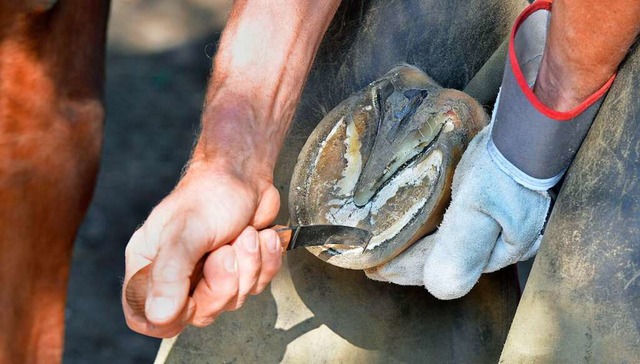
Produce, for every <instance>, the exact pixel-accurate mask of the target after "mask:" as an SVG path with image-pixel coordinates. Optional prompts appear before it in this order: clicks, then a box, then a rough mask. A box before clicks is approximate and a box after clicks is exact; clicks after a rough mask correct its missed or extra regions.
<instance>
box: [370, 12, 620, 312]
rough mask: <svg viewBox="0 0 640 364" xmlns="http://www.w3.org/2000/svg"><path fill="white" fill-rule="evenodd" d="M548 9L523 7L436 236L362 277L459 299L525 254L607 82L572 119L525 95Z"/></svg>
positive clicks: (531, 250)
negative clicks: (483, 123)
mask: <svg viewBox="0 0 640 364" xmlns="http://www.w3.org/2000/svg"><path fill="white" fill-rule="evenodd" d="M550 11H551V2H549V1H537V2H535V3H533V4H532V5H530V6H529V7H527V8H526V9H525V10H524V11H523V13H522V14H521V15H520V17H519V18H518V19H517V20H516V24H515V26H514V28H513V30H512V33H511V37H510V42H509V57H508V59H507V64H506V67H505V72H504V78H503V81H502V87H501V91H500V94H499V95H498V101H497V102H496V106H495V109H494V112H493V116H492V120H491V124H490V125H489V126H487V127H486V128H485V129H484V130H482V131H481V132H480V133H479V134H478V135H477V136H476V137H475V138H474V140H472V141H471V143H470V144H469V147H468V148H467V150H466V151H465V153H464V155H463V156H462V159H461V160H460V163H459V165H458V167H457V168H456V171H455V174H454V178H453V186H452V200H451V205H450V207H449V209H448V210H447V212H446V213H445V215H444V219H443V221H442V225H441V226H440V228H439V229H438V231H437V232H436V233H434V234H432V235H429V236H427V237H425V238H423V239H422V240H420V241H418V242H417V243H415V244H414V245H413V246H411V247H410V248H409V249H407V250H406V251H405V252H403V253H402V254H400V255H399V256H398V257H396V258H394V259H393V260H391V261H390V262H388V263H386V264H383V265H381V266H378V267H375V268H372V269H369V270H367V271H366V274H367V276H369V278H372V279H375V280H380V281H388V282H393V283H396V284H401V285H424V286H425V287H426V288H427V289H428V290H429V292H431V293H432V294H433V295H434V296H436V297H438V298H440V299H453V298H458V297H461V296H463V295H465V294H466V293H467V292H469V291H470V290H471V288H472V287H473V286H474V285H475V284H476V282H477V281H478V279H479V278H480V275H481V274H482V273H483V272H493V271H496V270H498V269H501V268H503V267H505V266H507V265H510V264H513V263H515V262H517V261H521V260H526V259H529V258H531V257H532V256H534V255H535V253H536V252H537V250H538V247H539V246H540V241H541V239H542V236H541V235H540V233H541V231H542V228H543V225H544V222H545V218H546V216H547V212H548V209H549V204H550V198H549V195H548V193H547V192H546V191H547V189H549V188H551V187H552V186H554V185H555V184H556V183H557V182H558V181H559V180H560V178H561V177H562V175H563V174H564V172H565V171H566V169H567V168H568V166H569V165H570V163H571V161H572V160H573V158H574V156H575V154H576V152H577V150H578V148H579V147H580V144H581V143H582V140H583V139H584V137H585V135H586V133H587V131H588V130H589V127H590V126H591V123H592V122H593V119H594V118H595V114H596V112H597V110H598V108H599V106H600V104H601V103H602V100H603V98H604V95H605V94H606V92H607V90H608V89H609V87H610V85H611V83H612V82H613V77H612V78H611V79H610V80H609V81H608V82H607V83H606V84H605V85H603V87H602V88H601V89H600V90H598V91H597V92H596V93H595V94H594V95H592V96H591V97H589V98H587V100H585V102H584V103H583V104H581V105H579V106H578V107H576V108H575V109H574V110H571V111H568V112H558V111H554V110H552V109H549V108H547V107H546V106H545V105H544V104H542V102H540V100H538V99H537V98H536V96H535V95H534V94H533V91H532V88H531V86H532V85H533V84H534V83H535V80H536V77H537V74H538V69H539V66H540V61H541V59H542V53H543V51H544V45H545V40H546V33H547V23H548V19H549V15H550Z"/></svg>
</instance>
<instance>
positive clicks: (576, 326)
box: [501, 45, 640, 363]
mask: <svg viewBox="0 0 640 364" xmlns="http://www.w3.org/2000/svg"><path fill="white" fill-rule="evenodd" d="M638 84H640V51H638V48H637V45H636V49H635V50H634V51H632V53H631V54H630V55H629V57H628V58H627V60H626V62H625V63H624V64H623V66H622V68H621V69H620V71H619V73H618V76H617V79H616V80H615V82H614V84H613V86H612V88H611V90H610V92H609V94H608V95H607V97H606V98H605V100H604V103H603V104H602V107H601V108H600V111H599V113H598V116H597V117H596V119H595V121H594V124H593V126H592V127H591V130H590V131H589V134H588V135H587V137H586V139H585V141H584V143H583V144H582V147H581V149H580V151H579V152H578V154H577V157H576V159H575V161H574V162H573V165H572V167H571V168H570V169H569V171H568V174H567V177H566V181H565V183H564V186H563V189H562V190H561V192H560V195H559V198H558V200H557V202H556V205H555V208H554V211H553V213H552V215H551V218H550V220H549V223H548V225H547V229H546V232H545V234H544V240H543V242H542V247H541V248H540V251H539V252H538V256H537V258H536V261H535V264H534V266H533V270H532V272H531V275H530V278H529V281H528V282H527V286H526V289H525V292H524V295H523V297H522V300H521V302H520V305H519V307H518V311H517V313H516V317H515V319H514V322H513V325H512V327H511V330H510V332H509V337H508V339H507V343H506V345H505V348H504V351H503V353H502V357H501V363H637V362H638V358H640V129H639V128H640V103H639V102H638V100H640V89H639V88H638Z"/></svg>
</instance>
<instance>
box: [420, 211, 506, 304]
mask: <svg viewBox="0 0 640 364" xmlns="http://www.w3.org/2000/svg"><path fill="white" fill-rule="evenodd" d="M459 202H462V201H459ZM461 205H462V206H461ZM465 205H466V204H465V203H464V202H463V203H462V204H456V205H455V206H454V205H453V204H452V206H451V208H449V210H448V211H447V213H446V214H445V217H444V220H443V222H442V225H441V226H440V229H439V230H438V232H437V233H436V234H435V236H434V244H433V248H432V249H431V251H430V252H429V254H428V255H427V258H426V260H425V265H424V285H425V287H426V288H427V290H429V292H431V294H433V295H434V296H435V297H437V298H439V299H443V300H448V299H455V298H459V297H462V296H464V295H465V294H467V293H468V292H469V291H470V290H471V288H472V287H473V286H474V285H475V284H476V282H478V279H479V278H480V275H481V274H482V271H483V269H484V267H485V265H486V263H487V261H488V260H489V257H490V255H491V251H492V250H493V247H494V245H495V242H496V239H497V238H498V235H499V234H500V226H499V225H498V224H497V223H496V221H495V220H494V219H493V218H492V217H491V216H489V215H487V214H485V213H483V212H481V211H478V210H476V209H473V208H470V207H466V206H465ZM467 206H468V205H467Z"/></svg>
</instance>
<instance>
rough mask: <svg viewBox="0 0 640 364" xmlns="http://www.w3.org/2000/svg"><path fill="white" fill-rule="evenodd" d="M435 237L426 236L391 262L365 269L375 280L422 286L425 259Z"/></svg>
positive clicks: (368, 275)
mask: <svg viewBox="0 0 640 364" xmlns="http://www.w3.org/2000/svg"><path fill="white" fill-rule="evenodd" d="M433 237H434V235H428V236H425V237H424V238H422V239H421V240H419V241H417V242H416V243H414V244H413V245H411V246H410V247H409V248H408V249H407V250H405V251H403V252H402V253H400V255H398V256H397V257H395V258H393V259H391V260H390V261H389V262H387V263H384V264H381V265H379V266H377V267H373V268H370V269H365V271H364V273H365V274H366V275H367V277H369V278H370V279H373V280H375V281H382V282H391V283H395V284H399V285H401V286H422V285H423V284H424V282H423V279H424V273H423V272H424V261H425V257H426V256H427V254H428V253H429V251H430V250H431V248H432V247H433Z"/></svg>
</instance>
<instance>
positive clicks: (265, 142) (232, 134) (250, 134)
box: [190, 93, 286, 180]
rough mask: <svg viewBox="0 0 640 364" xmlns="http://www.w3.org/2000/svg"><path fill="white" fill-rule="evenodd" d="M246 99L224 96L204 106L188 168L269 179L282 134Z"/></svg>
mask: <svg viewBox="0 0 640 364" xmlns="http://www.w3.org/2000/svg"><path fill="white" fill-rule="evenodd" d="M256 109H257V106H256V105H255V103H253V102H250V101H249V100H248V99H247V97H246V96H242V95H235V94H231V93H224V96H216V97H214V98H212V99H211V100H208V102H207V103H206V104H205V107H204V109H203V112H202V122H201V131H200V136H199V138H198V141H197V143H196V146H195V148H194V151H193V155H192V157H191V162H190V165H195V166H206V167H205V168H213V169H215V170H218V171H224V172H225V173H234V174H236V175H240V176H242V177H250V176H260V178H267V179H269V180H272V179H273V169H274V166H275V163H276V159H277V157H278V153H279V151H280V147H281V144H282V140H283V138H284V133H285V132H286V129H284V130H283V131H280V130H274V129H277V128H274V127H273V126H274V124H275V123H274V122H270V121H269V120H266V119H265V117H264V114H261V113H259V112H258V111H257V110H256Z"/></svg>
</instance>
